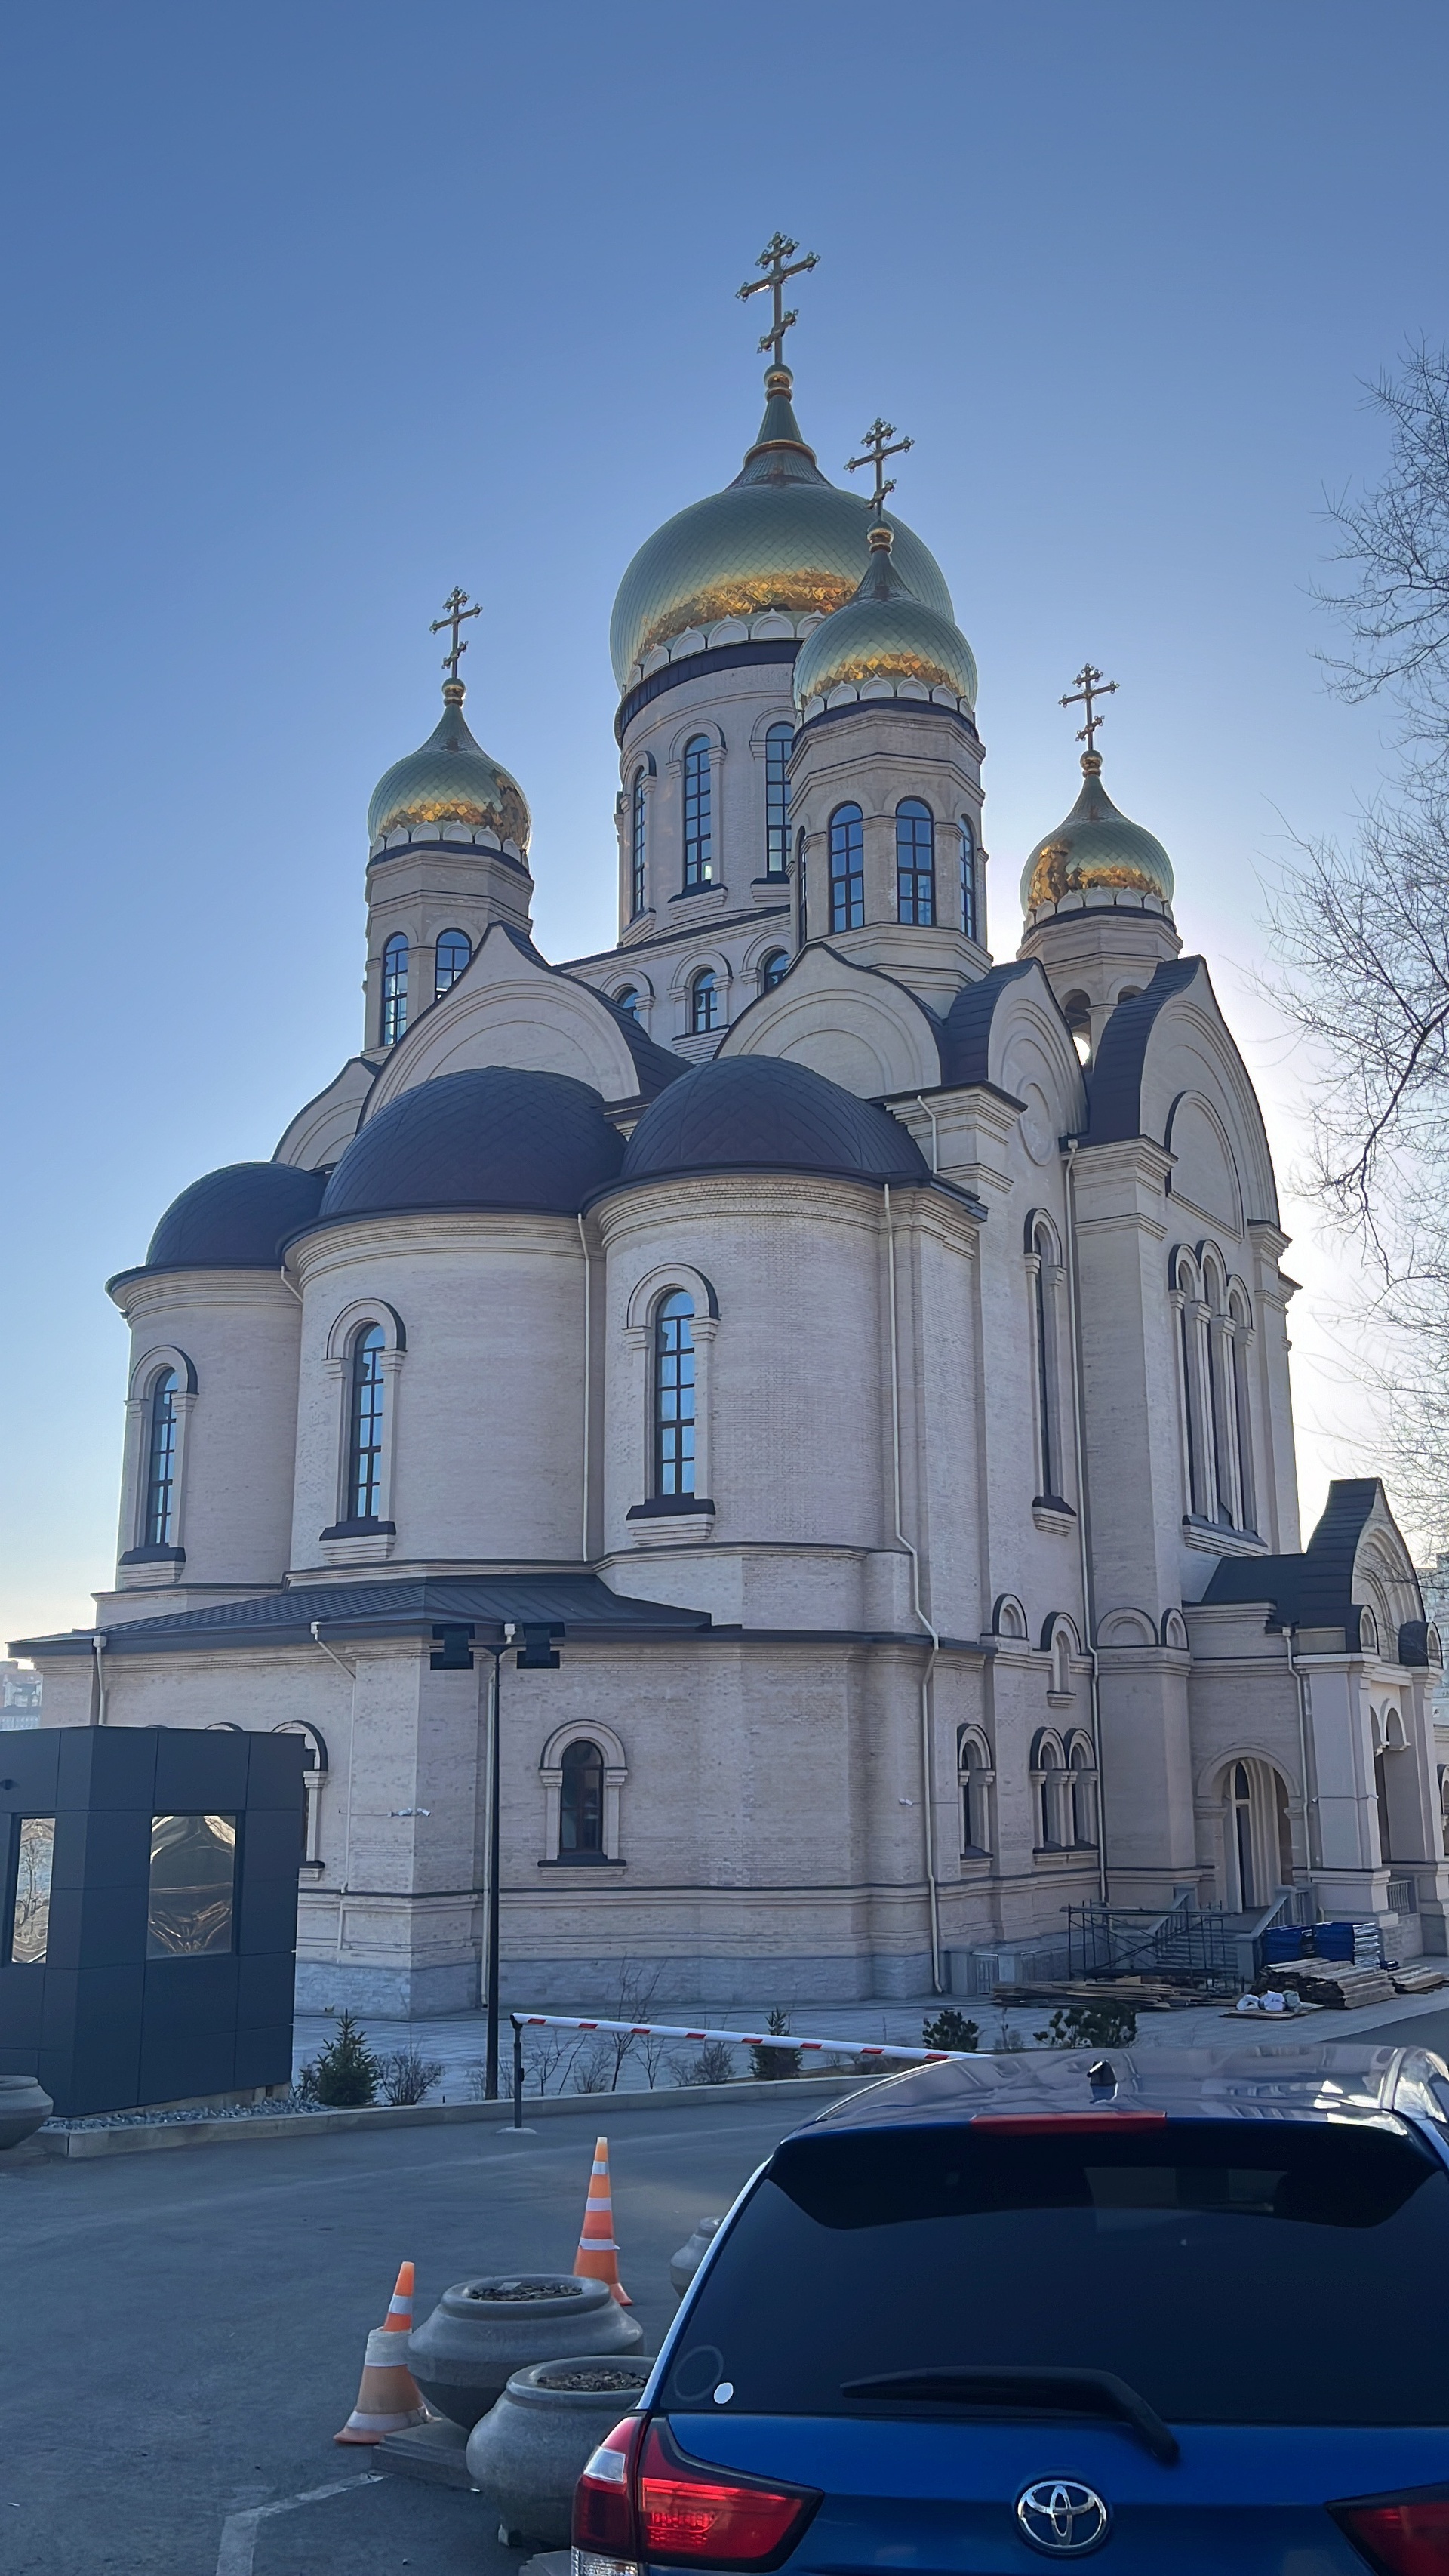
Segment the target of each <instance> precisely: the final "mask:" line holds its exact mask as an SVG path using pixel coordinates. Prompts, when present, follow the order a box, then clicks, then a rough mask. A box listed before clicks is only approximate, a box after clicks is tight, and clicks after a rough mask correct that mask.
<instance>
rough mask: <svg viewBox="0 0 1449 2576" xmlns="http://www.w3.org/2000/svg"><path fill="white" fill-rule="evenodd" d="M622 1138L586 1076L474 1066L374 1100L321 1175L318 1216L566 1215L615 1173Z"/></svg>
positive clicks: (572, 1213) (324, 1222)
mask: <svg viewBox="0 0 1449 2576" xmlns="http://www.w3.org/2000/svg"><path fill="white" fill-rule="evenodd" d="M623 1150H624V1149H623V1145H622V1142H621V1140H620V1138H619V1135H618V1133H617V1131H616V1130H615V1129H614V1128H612V1127H611V1126H610V1125H609V1122H608V1120H607V1118H606V1117H605V1116H604V1105H603V1102H602V1101H601V1100H600V1098H599V1095H598V1093H597V1092H596V1091H591V1090H590V1088H589V1085H588V1084H587V1083H586V1082H575V1081H574V1080H573V1078H572V1076H571V1075H569V1074H566V1073H522V1072H520V1071H519V1070H518V1069H517V1068H516V1067H515V1066H513V1065H506V1064H489V1065H481V1066H479V1067H478V1068H477V1070H476V1071H474V1072H471V1073H445V1074H440V1075H439V1076H438V1078H437V1080H436V1081H434V1082H420V1083H419V1084H418V1085H417V1087H416V1089H415V1090H412V1091H405V1092H404V1093H403V1094H402V1097H401V1099H399V1100H392V1101H389V1103H388V1105H387V1107H386V1109H379V1111H378V1113H377V1116H376V1117H375V1118H370V1119H369V1120H368V1122H367V1125H366V1126H365V1127H364V1128H363V1129H362V1131H361V1133H360V1134H359V1135H357V1136H354V1138H353V1140H352V1143H351V1144H350V1145H349V1146H348V1148H347V1151H346V1153H345V1154H344V1155H343V1157H342V1160H341V1161H340V1163H339V1164H338V1165H337V1168H336V1170H335V1171H334V1172H333V1174H332V1178H331V1179H330V1181H329V1182H328V1184H327V1189H326V1193H325V1195H324V1197H323V1200H322V1205H321V1208H320V1209H319V1211H318V1215H319V1220H320V1222H321V1223H322V1224H324V1225H325V1224H327V1223H328V1221H329V1220H330V1219H333V1218H340V1217H350V1216H382V1215H384V1214H392V1213H394V1212H401V1211H403V1210H405V1209H408V1208H536V1209H539V1210H540V1211H545V1212H547V1213H549V1214H553V1215H560V1216H573V1215H576V1214H577V1212H578V1210H579V1209H580V1208H581V1207H582V1206H583V1203H584V1201H585V1199H586V1198H588V1197H589V1195H590V1193H591V1192H592V1191H594V1190H599V1189H603V1188H604V1187H605V1186H606V1184H607V1183H608V1182H610V1181H612V1180H613V1179H614V1178H615V1176H616V1175H617V1173H618V1169H619V1164H620V1160H621V1158H622V1155H623Z"/></svg>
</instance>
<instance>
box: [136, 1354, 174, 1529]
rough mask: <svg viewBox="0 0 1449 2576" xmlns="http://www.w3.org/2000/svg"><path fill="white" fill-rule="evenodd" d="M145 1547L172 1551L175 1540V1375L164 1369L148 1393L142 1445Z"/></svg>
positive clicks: (170, 1370) (171, 1371)
mask: <svg viewBox="0 0 1449 2576" xmlns="http://www.w3.org/2000/svg"><path fill="white" fill-rule="evenodd" d="M143 1528H144V1531H145V1537H144V1539H143V1541H142V1544H143V1546H146V1547H172V1546H174V1544H175V1540H176V1371H175V1370H174V1369H168V1370H167V1371H166V1374H165V1376H164V1377H158V1379H157V1380H156V1383H155V1385H154V1387H153V1388H152V1390H151V1421H150V1429H149V1433H148V1437H147V1443H146V1512H145V1518H144V1522H143Z"/></svg>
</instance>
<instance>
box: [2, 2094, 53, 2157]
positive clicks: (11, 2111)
mask: <svg viewBox="0 0 1449 2576" xmlns="http://www.w3.org/2000/svg"><path fill="white" fill-rule="evenodd" d="M54 2109H55V2104H54V2103H53V2102H52V2100H51V2098H50V2095H49V2094H48V2093H45V2092H42V2090H41V2088H40V2086H39V2085H38V2084H37V2082H36V2080H35V2077H34V2076H33V2075H0V2155H3V2154H4V2152H5V2149H6V2148H7V2147H21V2146H23V2145H24V2144H25V2141H26V2139H27V2138H31V2137H33V2136H34V2135H35V2132H36V2130H37V2129H38V2128H39V2126H40V2124H41V2122H42V2120H48V2119H49V2118H50V2115H51V2112H52V2111H53V2110H54Z"/></svg>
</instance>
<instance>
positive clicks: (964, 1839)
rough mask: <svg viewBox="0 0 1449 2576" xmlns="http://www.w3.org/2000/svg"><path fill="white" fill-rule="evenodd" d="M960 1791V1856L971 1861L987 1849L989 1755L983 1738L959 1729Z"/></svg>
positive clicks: (988, 1831)
mask: <svg viewBox="0 0 1449 2576" xmlns="http://www.w3.org/2000/svg"><path fill="white" fill-rule="evenodd" d="M956 1772H957V1779H958V1782H959V1785H960V1791H961V1854H962V1858H963V1859H975V1858H977V1857H978V1856H979V1855H980V1854H981V1853H983V1852H989V1851H990V1849H991V1779H992V1771H991V1755H990V1753H989V1751H988V1749H987V1746H986V1744H985V1742H984V1740H983V1738H982V1737H981V1736H979V1735H976V1734H973V1733H972V1732H971V1731H970V1730H969V1729H963V1731H962V1734H961V1738H960V1741H959V1743H958V1745H957V1748H956Z"/></svg>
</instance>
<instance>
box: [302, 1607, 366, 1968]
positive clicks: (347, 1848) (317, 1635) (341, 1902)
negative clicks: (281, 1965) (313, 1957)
mask: <svg viewBox="0 0 1449 2576" xmlns="http://www.w3.org/2000/svg"><path fill="white" fill-rule="evenodd" d="M312 1643H313V1645H314V1646H320V1647H321V1649H322V1652H323V1654H324V1655H330V1656H331V1659H332V1661H333V1663H334V1664H335V1665H336V1666H337V1669H338V1671H339V1673H345V1674H346V1675H347V1678H348V1681H349V1682H350V1683H351V1685H352V1708H351V1714H350V1716H349V1718H348V1722H347V1839H346V1842H345V1843H344V1845H343V1850H342V1885H341V1887H340V1888H339V1890H338V1893H337V1947H336V1950H335V1952H334V1957H335V1960H336V1964H337V1966H338V1967H339V1968H340V1967H341V1965H342V1922H343V1916H344V1915H345V1913H346V1911H347V1890H348V1887H349V1885H350V1884H351V1879H352V1766H353V1762H354V1759H355V1757H356V1753H357V1666H356V1665H355V1664H345V1663H344V1662H343V1660H342V1657H341V1656H340V1655H339V1654H338V1653H337V1651H336V1649H335V1648H334V1647H332V1646H329V1645H328V1643H327V1640H326V1638H325V1637H324V1636H323V1634H322V1622H321V1620H320V1619H314V1620H313V1622H312Z"/></svg>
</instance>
